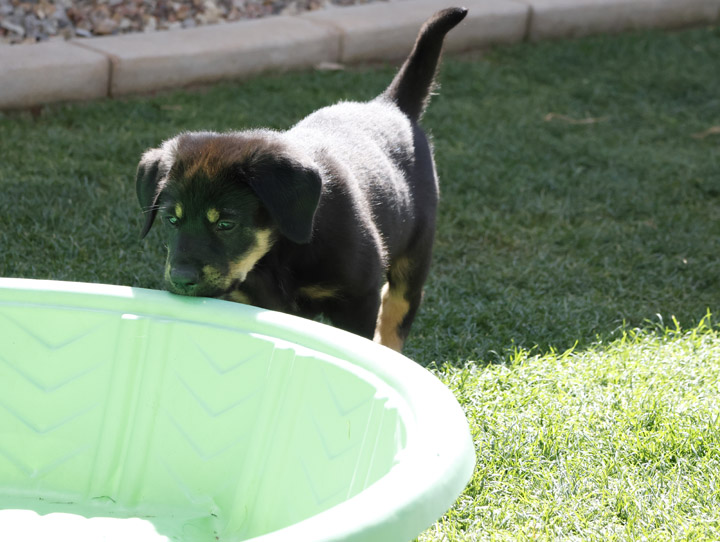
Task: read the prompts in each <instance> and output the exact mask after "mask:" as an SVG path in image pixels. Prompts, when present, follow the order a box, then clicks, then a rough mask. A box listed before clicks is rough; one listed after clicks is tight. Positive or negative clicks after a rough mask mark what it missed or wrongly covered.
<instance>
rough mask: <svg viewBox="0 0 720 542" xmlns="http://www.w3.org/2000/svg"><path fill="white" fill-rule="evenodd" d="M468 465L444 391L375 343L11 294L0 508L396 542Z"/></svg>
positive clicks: (197, 310) (274, 318)
mask: <svg viewBox="0 0 720 542" xmlns="http://www.w3.org/2000/svg"><path fill="white" fill-rule="evenodd" d="M474 464H475V453H474V448H473V443H472V440H471V437H470V432H469V430H468V425H467V421H466V419H465V417H464V415H463V412H462V410H461V409H460V407H459V405H458V403H457V402H456V400H455V398H454V396H453V395H452V394H451V393H450V391H449V390H448V389H447V388H446V387H445V386H444V385H443V384H442V383H441V382H440V381H439V380H437V378H435V376H433V375H432V374H431V373H430V372H428V371H427V370H425V369H423V368H422V367H420V366H418V365H417V364H416V363H414V362H412V361H410V360H409V359H407V358H405V357H403V356H401V355H400V354H397V353H395V352H392V351H390V350H388V349H386V348H384V347H382V346H379V345H377V344H374V343H372V342H370V341H368V340H366V339H362V338H360V337H356V336H354V335H351V334H349V333H346V332H343V331H340V330H337V329H334V328H331V327H328V326H325V325H322V324H319V323H316V322H311V321H307V320H304V319H301V318H296V317H292V316H288V315H286V314H280V313H277V312H270V311H265V310H261V309H257V308H254V307H249V306H245V305H240V304H235V303H229V302H225V301H219V300H214V299H204V298H185V297H178V296H174V295H172V294H169V293H166V292H160V291H153V290H143V289H138V288H129V287H121V286H107V285H99V284H80V283H68V282H53V281H35V280H23V279H0V509H27V510H33V511H35V512H38V513H40V514H47V513H51V512H69V513H73V514H79V515H82V516H86V517H119V518H142V519H147V520H149V521H151V522H152V523H153V524H154V526H155V528H156V529H157V531H158V532H159V533H161V534H163V535H166V536H168V537H170V539H172V540H182V541H186V542H195V541H197V542H200V541H202V542H210V541H215V540H220V541H240V540H253V541H254V542H261V541H262V542H274V541H330V540H345V541H363V542H368V541H372V542H382V541H393V542H401V541H408V540H411V539H413V538H414V537H415V536H417V535H418V534H420V533H421V532H422V531H423V530H424V529H426V528H427V527H429V526H430V525H432V523H433V522H434V521H435V520H436V519H437V518H438V517H440V516H441V515H442V514H443V513H444V512H445V511H446V510H447V509H448V508H449V507H450V506H451V505H452V503H453V502H454V500H455V499H456V498H457V497H458V495H459V494H460V493H461V492H462V490H463V488H464V487H465V484H466V483H467V481H468V480H469V478H470V476H471V474H472V470H473V467H474ZM0 528H1V526H0Z"/></svg>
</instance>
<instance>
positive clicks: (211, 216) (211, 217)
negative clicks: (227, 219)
mask: <svg viewBox="0 0 720 542" xmlns="http://www.w3.org/2000/svg"><path fill="white" fill-rule="evenodd" d="M207 219H208V221H210V224H215V222H217V221H218V220H220V211H218V210H217V209H215V208H212V209H208V212H207Z"/></svg>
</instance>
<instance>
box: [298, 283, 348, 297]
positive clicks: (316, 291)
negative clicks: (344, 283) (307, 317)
mask: <svg viewBox="0 0 720 542" xmlns="http://www.w3.org/2000/svg"><path fill="white" fill-rule="evenodd" d="M338 293H339V292H338V289H337V288H333V287H331V286H322V285H319V284H314V285H311V286H303V287H302V288H298V294H299V295H300V296H301V297H306V298H308V299H316V300H323V299H332V298H333V297H337V295H338Z"/></svg>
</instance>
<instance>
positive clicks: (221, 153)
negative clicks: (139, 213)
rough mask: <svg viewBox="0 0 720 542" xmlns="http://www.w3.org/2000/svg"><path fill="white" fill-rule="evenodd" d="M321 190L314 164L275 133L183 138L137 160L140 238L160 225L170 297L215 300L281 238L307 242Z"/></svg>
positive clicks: (245, 274) (241, 280)
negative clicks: (141, 217)
mask: <svg viewBox="0 0 720 542" xmlns="http://www.w3.org/2000/svg"><path fill="white" fill-rule="evenodd" d="M321 188H322V182H321V179H320V175H319V173H318V171H317V169H316V168H315V167H314V166H313V165H312V163H311V162H310V161H309V160H308V159H307V158H305V157H303V156H302V155H300V154H299V153H298V152H296V151H294V150H293V149H292V148H290V146H289V145H287V144H286V143H284V142H283V141H282V140H281V139H280V137H279V135H278V134H276V133H274V132H266V131H257V132H244V133H235V134H216V133H209V132H201V133H186V134H182V135H180V136H177V137H176V138H174V139H171V140H169V141H167V142H165V143H164V144H163V145H162V146H161V147H159V148H157V149H151V150H149V151H147V152H146V153H145V154H144V155H143V157H142V159H141V160H140V164H139V166H138V171H137V178H136V189H137V196H138V200H139V202H140V206H141V207H142V208H143V210H144V212H145V217H146V218H145V225H144V227H143V231H142V236H143V237H144V236H145V235H146V234H147V233H148V231H149V230H150V228H151V227H152V225H153V223H154V221H155V219H156V216H157V217H159V219H160V220H161V221H162V223H163V226H164V230H165V237H166V240H167V248H168V256H167V263H166V265H165V281H166V284H167V287H168V289H169V290H170V291H172V292H175V293H178V294H184V295H198V296H209V297H217V296H220V295H222V294H223V293H225V292H228V291H229V290H231V289H233V288H234V287H236V286H237V285H238V284H239V283H241V282H243V281H244V280H245V277H246V276H247V274H248V273H249V272H250V271H251V270H252V268H253V267H254V266H255V264H256V263H257V262H258V261H260V260H261V259H262V258H263V256H265V255H266V254H267V253H268V252H269V251H270V249H271V247H272V245H273V243H274V242H275V241H276V240H277V239H278V237H280V236H283V237H286V238H287V239H289V240H291V241H293V242H295V243H308V242H309V241H310V238H311V235H312V227H313V218H314V216H315V210H316V209H317V206H318V202H319V199H320V191H321Z"/></svg>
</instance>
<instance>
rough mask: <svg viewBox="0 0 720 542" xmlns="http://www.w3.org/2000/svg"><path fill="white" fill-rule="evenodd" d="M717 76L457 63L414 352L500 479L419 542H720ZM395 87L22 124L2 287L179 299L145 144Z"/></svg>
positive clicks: (524, 47) (707, 46) (267, 95)
mask: <svg viewBox="0 0 720 542" xmlns="http://www.w3.org/2000/svg"><path fill="white" fill-rule="evenodd" d="M719 58H720V29H718V28H710V29H707V28H705V29H697V30H690V31H684V32H678V33H659V32H645V33H636V34H628V35H621V36H613V37H596V38H588V39H583V40H578V41H565V42H548V43H540V44H521V45H517V46H512V47H506V48H498V49H495V50H493V51H489V52H486V53H484V54H472V55H467V56H462V57H448V58H446V59H445V61H444V64H443V69H442V73H441V78H440V80H441V83H442V89H441V91H440V94H439V95H438V96H436V97H435V98H434V99H433V102H432V103H431V105H430V108H429V110H428V113H427V114H426V116H425V121H424V124H425V126H426V127H427V128H428V130H429V131H430V132H431V133H432V135H433V139H434V144H435V149H436V157H437V166H438V171H439V174H440V178H441V187H442V202H441V209H440V217H439V226H438V235H437V244H436V251H435V262H434V266H433V270H432V273H431V277H430V279H429V281H428V285H427V289H426V297H425V301H424V305H423V307H422V309H421V312H420V314H419V316H418V319H417V321H416V324H415V327H414V329H413V333H412V335H411V338H410V340H409V342H408V345H407V349H406V354H408V355H409V356H410V357H412V358H413V359H415V360H417V361H418V362H419V363H422V364H423V365H426V366H429V367H431V370H433V371H434V372H436V374H438V376H440V378H442V379H443V380H444V381H445V382H446V383H447V384H448V385H449V386H450V387H451V388H452V389H453V391H454V392H455V394H456V396H457V397H458V400H459V401H460V402H461V404H462V405H463V407H464V408H465V409H466V412H467V414H468V418H469V420H470V424H471V428H472V431H473V435H474V438H475V442H476V447H477V452H478V467H477V469H476V472H475V476H474V478H473V480H472V481H471V483H470V485H469V486H468V488H467V490H466V492H465V493H464V494H463V496H462V497H461V498H460V499H459V501H458V503H457V505H456V506H455V507H454V508H453V510H451V511H450V512H449V514H448V515H447V516H446V517H445V518H443V520H441V521H440V522H438V523H437V524H436V525H435V526H434V527H433V528H432V529H430V530H428V531H427V532H426V533H424V534H423V535H422V536H421V537H420V540H421V541H430V540H433V541H441V540H442V541H446V540H447V541H465V540H491V539H498V540H517V539H520V540H523V539H540V540H554V539H571V540H613V539H617V540H644V539H648V540H666V539H672V540H720V502H719V501H720V465H719V464H718V462H719V460H720V427H719V426H718V415H719V414H718V413H720V405H719V403H720V400H719V399H718V397H720V383H719V382H718V376H719V375H720V334H719V332H718V329H719V328H718V326H717V325H715V324H714V323H713V318H712V317H711V316H708V312H710V313H716V312H717V311H718V310H719V309H718V307H720V265H719V264H720V134H718V133H713V132H712V130H710V129H711V128H713V127H714V126H720V69H718V59H719ZM393 71H394V70H393V68H391V67H384V68H372V69H371V68H365V69H353V70H347V71H345V72H315V73H302V74H289V75H281V76H267V77H262V78H258V79H254V80H252V81H246V82H241V83H237V84H223V85H219V86H216V87H212V88H210V89H204V90H201V91H192V92H174V93H168V94H162V95H158V96H154V97H141V98H130V99H126V100H116V101H103V102H97V103H89V104H80V105H68V106H53V107H49V108H46V109H44V110H43V111H42V113H41V114H40V115H39V116H35V117H33V116H32V115H30V114H29V113H9V114H5V115H2V114H0V158H1V159H0V190H1V192H0V194H2V195H1V196H0V276H15V277H31V278H53V279H60V280H77V281H90V282H106V283H113V284H129V285H134V286H143V287H150V288H159V287H162V283H161V277H162V272H163V248H162V246H161V240H160V238H159V236H157V232H155V231H153V232H151V234H150V235H149V236H148V238H147V240H145V241H142V242H141V241H140V240H139V239H138V233H139V231H140V226H141V216H140V211H139V208H138V207H137V203H136V201H135V195H134V172H135V167H136V164H137V160H138V158H139V156H140V154H141V153H142V151H143V150H144V149H146V148H147V147H150V146H154V145H157V144H158V143H159V142H160V141H161V140H162V139H164V138H168V137H171V136H173V135H174V134H175V133H177V132H178V131H180V130H193V129H215V130H229V129H238V128H246V127H257V126H269V127H274V128H285V127H287V126H289V125H290V124H292V123H293V122H295V121H296V120H298V119H300V118H301V117H303V116H304V115H305V114H307V113H308V112H310V111H312V110H313V109H315V108H317V107H320V106H322V105H324V104H327V103H329V102H333V101H336V100H339V99H367V98H371V97H373V96H375V95H376V94H377V93H379V92H380V91H381V90H382V89H383V88H384V87H385V85H386V84H387V83H388V82H389V80H390V78H391V77H392V73H393ZM717 131H718V130H716V132H717Z"/></svg>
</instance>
